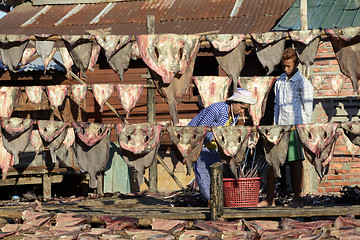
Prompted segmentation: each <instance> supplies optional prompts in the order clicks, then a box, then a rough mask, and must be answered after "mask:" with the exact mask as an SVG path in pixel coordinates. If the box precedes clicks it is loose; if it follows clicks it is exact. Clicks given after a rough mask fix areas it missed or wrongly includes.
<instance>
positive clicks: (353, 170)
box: [311, 41, 360, 194]
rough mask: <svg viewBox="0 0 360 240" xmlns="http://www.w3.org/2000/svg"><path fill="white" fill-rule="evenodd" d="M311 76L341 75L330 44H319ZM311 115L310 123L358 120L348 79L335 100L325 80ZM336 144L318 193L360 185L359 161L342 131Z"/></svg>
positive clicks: (355, 104)
mask: <svg viewBox="0 0 360 240" xmlns="http://www.w3.org/2000/svg"><path fill="white" fill-rule="evenodd" d="M311 72H312V75H313V76H315V75H328V74H329V75H333V74H341V75H342V73H341V72H340V69H339V66H338V64H337V61H336V58H335V54H334V52H333V48H332V45H331V42H329V41H325V42H321V43H320V46H319V49H318V52H317V55H316V59H315V62H314V65H312V66H311ZM314 106H315V109H314V113H313V119H312V122H327V121H332V122H344V121H350V120H358V119H359V116H360V113H359V106H360V100H359V99H358V97H357V95H356V94H354V93H353V87H352V84H351V81H350V79H349V78H347V79H346V82H345V84H344V86H343V88H342V91H341V92H340V95H339V96H337V95H336V94H335V92H334V91H333V89H332V87H331V84H330V82H329V80H328V79H325V81H324V83H323V85H322V86H321V88H320V89H319V91H315V94H314ZM338 133H339V137H338V139H337V142H336V147H335V152H334V157H333V159H332V162H331V163H330V168H329V173H328V174H327V175H326V176H325V178H324V179H322V180H321V181H320V179H319V178H318V177H317V179H318V180H319V182H318V186H317V192H318V193H320V194H325V193H338V192H339V191H340V190H341V188H342V187H343V186H352V187H353V186H356V185H359V184H360V157H359V155H355V156H354V157H352V155H351V154H350V153H349V151H348V150H347V149H346V146H345V145H344V140H343V138H342V136H341V131H340V129H338Z"/></svg>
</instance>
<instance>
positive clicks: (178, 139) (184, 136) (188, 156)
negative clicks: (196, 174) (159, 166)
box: [166, 126, 210, 175]
mask: <svg viewBox="0 0 360 240" xmlns="http://www.w3.org/2000/svg"><path fill="white" fill-rule="evenodd" d="M166 130H167V131H168V132H169V135H170V139H171V141H172V142H173V143H174V144H175V145H176V146H177V148H178V150H179V151H180V153H181V155H182V156H183V158H184V159H183V161H182V162H183V164H186V167H187V173H186V174H187V175H190V172H191V167H192V164H193V163H194V162H196V161H197V160H198V158H199V156H200V153H201V149H202V147H203V143H204V139H205V136H206V133H208V132H209V131H210V128H209V127H190V126H169V127H168V128H167V129H166Z"/></svg>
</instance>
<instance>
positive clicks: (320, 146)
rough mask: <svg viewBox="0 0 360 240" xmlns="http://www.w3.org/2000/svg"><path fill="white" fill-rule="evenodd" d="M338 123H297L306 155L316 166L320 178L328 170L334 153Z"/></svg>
mask: <svg viewBox="0 0 360 240" xmlns="http://www.w3.org/2000/svg"><path fill="white" fill-rule="evenodd" d="M337 126H338V123H333V122H331V123H330V122H329V123H314V124H301V125H296V130H297V132H298V133H299V137H300V140H301V142H302V143H303V144H304V152H305V157H306V158H307V159H308V160H309V161H310V163H311V164H312V165H314V166H315V170H316V172H317V174H318V175H319V177H320V178H323V177H324V176H325V175H326V174H327V172H328V170H329V164H330V161H331V159H332V157H333V154H334V149H335V144H336V138H337V133H336V129H337Z"/></svg>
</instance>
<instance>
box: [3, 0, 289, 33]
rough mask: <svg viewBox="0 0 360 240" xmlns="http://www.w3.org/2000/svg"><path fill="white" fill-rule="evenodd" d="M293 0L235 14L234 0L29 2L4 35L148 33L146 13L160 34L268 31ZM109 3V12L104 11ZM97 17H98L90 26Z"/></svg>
mask: <svg viewBox="0 0 360 240" xmlns="http://www.w3.org/2000/svg"><path fill="white" fill-rule="evenodd" d="M293 2H294V0H252V1H243V2H242V4H241V6H240V8H239V11H238V13H237V15H236V17H233V18H231V17H230V13H231V11H232V9H233V7H234V4H235V3H236V0H153V1H129V2H113V3H97V4H81V5H79V4H72V5H46V6H31V4H29V3H27V4H23V5H19V6H17V7H15V8H14V10H12V11H11V12H10V13H9V14H7V15H6V16H5V17H4V18H2V19H1V20H0V33H5V34H29V35H31V34H58V35H63V34H85V30H88V29H99V28H108V27H111V28H112V33H113V34H127V35H136V34H145V33H146V25H145V23H146V15H154V16H155V21H156V24H155V32H156V33H178V34H191V33H199V32H207V31H214V30H220V33H251V32H258V31H262V32H264V31H270V29H271V28H272V27H273V26H274V24H275V23H276V21H277V20H278V19H279V18H280V17H281V15H282V14H283V13H284V12H285V11H286V10H287V9H288V7H290V6H291V4H292V3H293ZM82 5H83V6H82ZM81 6H82V7H81ZM45 7H48V8H49V9H48V10H47V11H46V12H45V13H43V14H41V15H39V16H37V17H36V19H35V21H33V22H32V23H29V24H28V25H26V27H20V26H21V25H22V24H24V23H25V22H26V21H28V20H29V19H31V18H33V17H34V16H35V15H36V14H37V13H38V12H40V11H41V10H42V9H44V8H45ZM106 7H108V11H107V12H106V11H105V12H102V11H104V9H105V10H106ZM99 13H102V14H100V15H99ZM97 16H98V17H99V16H100V17H99V18H96V17H97ZM94 19H95V20H96V21H94V23H93V24H91V21H93V20H94Z"/></svg>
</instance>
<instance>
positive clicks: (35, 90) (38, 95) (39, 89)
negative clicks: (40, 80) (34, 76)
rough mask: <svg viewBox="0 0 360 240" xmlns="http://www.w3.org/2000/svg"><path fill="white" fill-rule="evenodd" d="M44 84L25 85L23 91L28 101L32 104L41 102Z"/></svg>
mask: <svg viewBox="0 0 360 240" xmlns="http://www.w3.org/2000/svg"><path fill="white" fill-rule="evenodd" d="M43 90H44V86H26V87H25V92H26V96H27V97H28V99H29V101H30V102H32V103H34V104H39V103H41V99H42V94H43Z"/></svg>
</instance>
